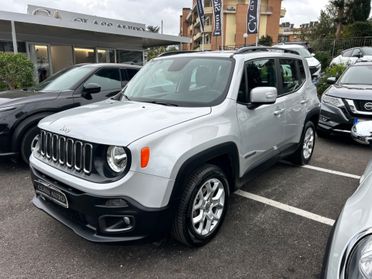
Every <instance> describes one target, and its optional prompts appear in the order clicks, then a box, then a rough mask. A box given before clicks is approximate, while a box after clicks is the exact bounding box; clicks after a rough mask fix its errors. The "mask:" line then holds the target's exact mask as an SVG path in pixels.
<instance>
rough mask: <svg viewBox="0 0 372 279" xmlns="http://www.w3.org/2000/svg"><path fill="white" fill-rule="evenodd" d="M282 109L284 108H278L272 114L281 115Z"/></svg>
mask: <svg viewBox="0 0 372 279" xmlns="http://www.w3.org/2000/svg"><path fill="white" fill-rule="evenodd" d="M284 111H285V109H278V110H276V111H274V115H275V116H279V115H281V114H282V113H283V112H284Z"/></svg>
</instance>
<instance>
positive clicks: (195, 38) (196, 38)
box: [192, 32, 202, 41]
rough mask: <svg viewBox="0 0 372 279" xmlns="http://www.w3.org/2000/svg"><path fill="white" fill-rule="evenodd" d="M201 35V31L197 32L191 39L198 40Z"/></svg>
mask: <svg viewBox="0 0 372 279" xmlns="http://www.w3.org/2000/svg"><path fill="white" fill-rule="evenodd" d="M201 36H202V33H201V32H199V33H197V34H196V35H195V36H194V37H192V40H193V41H197V40H199V39H200V38H201Z"/></svg>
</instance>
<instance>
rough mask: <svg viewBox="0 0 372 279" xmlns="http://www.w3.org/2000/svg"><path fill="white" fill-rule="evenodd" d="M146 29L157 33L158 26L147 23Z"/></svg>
mask: <svg viewBox="0 0 372 279" xmlns="http://www.w3.org/2000/svg"><path fill="white" fill-rule="evenodd" d="M146 29H147V31H149V32H152V33H159V30H160V27H159V26H152V25H148V26H147V27H146Z"/></svg>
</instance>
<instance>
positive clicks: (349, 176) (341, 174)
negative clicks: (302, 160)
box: [280, 160, 361, 180]
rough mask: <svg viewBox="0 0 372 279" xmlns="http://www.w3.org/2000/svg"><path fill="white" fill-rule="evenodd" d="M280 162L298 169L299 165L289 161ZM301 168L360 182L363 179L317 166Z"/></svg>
mask: <svg viewBox="0 0 372 279" xmlns="http://www.w3.org/2000/svg"><path fill="white" fill-rule="evenodd" d="M280 162H281V163H282V164H285V165H290V166H296V167H297V165H294V164H292V163H291V162H288V161H284V160H283V161H280ZM300 168H304V169H309V170H315V171H320V172H324V173H329V174H334V175H339V176H343V177H348V178H353V179H357V180H359V179H360V178H361V176H360V175H356V174H351V173H347V172H342V171H336V170H330V169H326V168H321V167H316V166H311V165H303V166H300Z"/></svg>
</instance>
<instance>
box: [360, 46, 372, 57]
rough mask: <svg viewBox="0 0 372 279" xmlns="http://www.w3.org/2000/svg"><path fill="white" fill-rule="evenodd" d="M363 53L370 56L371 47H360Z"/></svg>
mask: <svg viewBox="0 0 372 279" xmlns="http://www.w3.org/2000/svg"><path fill="white" fill-rule="evenodd" d="M362 50H363V53H364V55H371V56H372V47H364V48H362Z"/></svg>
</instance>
